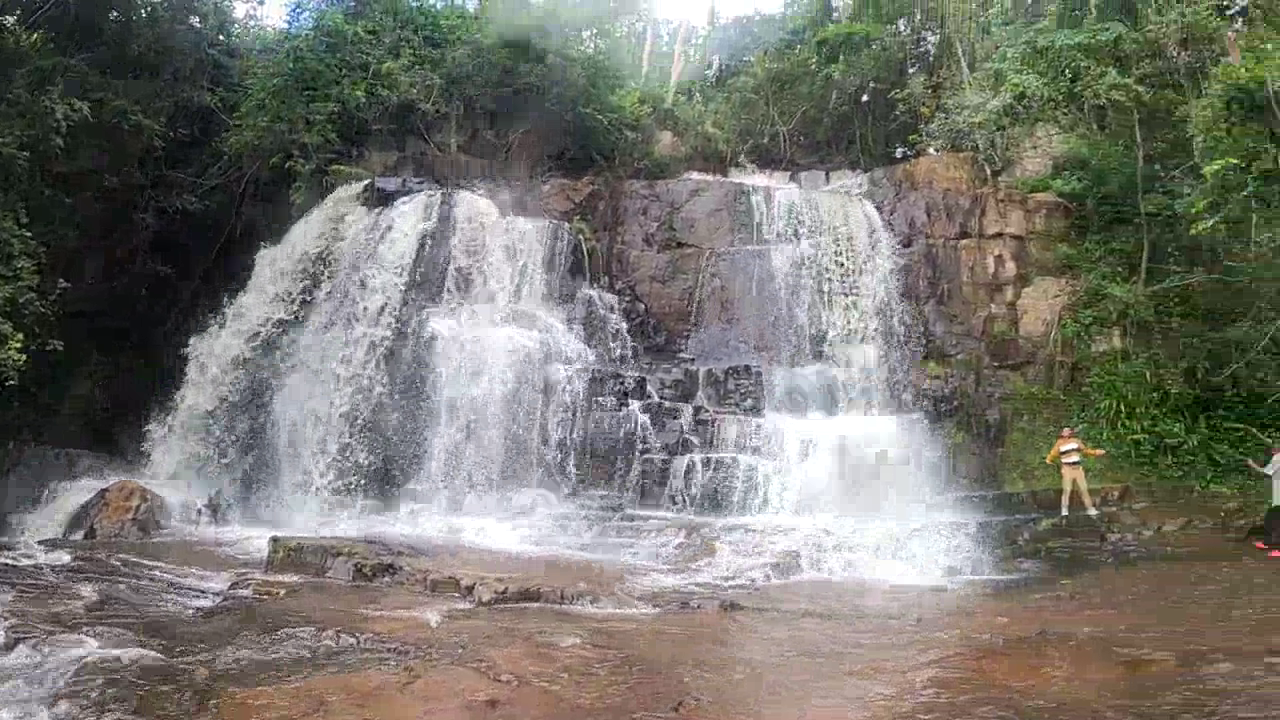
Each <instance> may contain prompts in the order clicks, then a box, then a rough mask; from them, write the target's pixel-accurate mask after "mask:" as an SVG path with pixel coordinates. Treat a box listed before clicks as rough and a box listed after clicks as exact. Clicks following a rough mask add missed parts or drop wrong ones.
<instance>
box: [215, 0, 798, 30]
mask: <svg viewBox="0 0 1280 720" xmlns="http://www.w3.org/2000/svg"><path fill="white" fill-rule="evenodd" d="M287 3H288V0H265V2H264V3H263V7H262V17H263V19H264V20H266V21H267V22H270V23H278V22H280V21H282V20H283V18H284V10H285V5H286V4H287ZM251 4H252V3H248V2H246V3H240V5H241V7H242V8H243V7H245V6H249V5H251ZM653 6H654V12H656V13H657V15H658V17H663V18H670V19H672V20H686V21H688V22H691V23H693V24H695V25H704V24H706V22H707V9H708V8H709V7H710V6H711V0H653ZM781 9H782V0H716V10H717V11H718V14H719V16H720V17H721V18H722V19H724V18H731V17H735V16H737V15H750V14H752V13H754V12H778V11H779V10H781Z"/></svg>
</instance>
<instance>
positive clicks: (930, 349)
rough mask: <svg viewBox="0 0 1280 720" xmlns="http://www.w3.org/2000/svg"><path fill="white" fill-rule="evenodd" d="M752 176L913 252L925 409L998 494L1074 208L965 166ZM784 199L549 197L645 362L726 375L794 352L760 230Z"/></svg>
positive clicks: (1053, 303) (766, 192) (723, 192)
mask: <svg viewBox="0 0 1280 720" xmlns="http://www.w3.org/2000/svg"><path fill="white" fill-rule="evenodd" d="M738 174H742V173H738ZM732 175H733V173H731V176H732ZM756 175H757V176H763V175H768V176H769V178H770V179H771V180H772V181H774V182H775V183H776V182H777V181H779V180H781V181H789V182H791V183H794V184H796V185H798V186H800V187H801V188H802V189H804V190H822V189H824V188H833V187H834V186H846V187H847V186H856V187H857V189H858V190H859V191H860V193H861V195H862V196H863V197H865V198H867V199H869V200H870V201H871V202H872V203H873V204H874V205H875V206H876V207H877V209H878V210H879V211H880V214H881V216H882V218H883V220H884V223H885V225H886V227H887V228H888V229H889V230H891V231H892V232H893V233H894V234H895V236H896V237H897V238H898V239H899V240H900V242H901V243H902V245H903V246H904V247H905V248H906V251H907V262H908V266H907V282H906V292H907V294H908V296H909V301H910V304H911V306H912V307H913V308H914V311H915V312H916V313H917V324H918V326H919V327H921V328H922V329H923V330H924V340H925V342H924V348H923V358H922V359H921V365H922V370H923V372H919V373H917V374H916V377H915V379H914V385H915V390H916V393H915V395H916V399H917V403H918V404H919V405H921V406H922V407H923V408H924V409H925V410H926V411H927V412H928V413H929V414H930V415H931V416H933V417H934V418H935V419H947V420H949V421H953V422H955V423H958V424H960V425H962V426H963V431H964V435H965V438H966V439H965V442H964V443H962V444H961V446H959V449H960V450H961V452H960V453H959V454H958V455H957V457H955V458H954V464H953V470H955V471H956V473H957V474H958V475H961V476H966V477H969V478H971V479H972V480H973V481H974V484H975V485H978V486H991V485H992V484H994V483H995V482H996V481H997V474H998V471H999V469H998V467H997V462H998V458H999V456H1000V452H999V450H1000V448H1001V446H1002V444H1003V442H1004V438H1005V435H1006V433H1007V427H1006V425H1007V420H1006V418H1007V414H1006V413H1005V412H1004V411H1003V409H1002V405H1001V401H1002V398H1003V397H1004V396H1005V395H1006V392H1007V390H1006V388H1007V387H1008V386H1009V385H1010V384H1011V383H1010V381H1011V379H1012V378H1013V377H1014V376H1021V377H1023V378H1026V377H1030V376H1032V375H1035V374H1036V373H1038V372H1039V368H1041V367H1043V366H1045V365H1046V364H1049V361H1051V360H1052V357H1051V356H1052V348H1053V345H1054V341H1055V338H1056V337H1057V327H1058V321H1059V318H1060V316H1061V313H1062V311H1063V308H1064V307H1065V306H1066V305H1067V303H1068V302H1069V301H1070V298H1071V296H1072V293H1073V290H1074V286H1073V284H1072V282H1071V281H1070V280H1069V279H1068V278H1067V277H1063V276H1059V275H1056V274H1055V271H1056V269H1055V267H1054V261H1053V255H1054V252H1053V246H1054V243H1055V242H1057V241H1059V239H1060V238H1061V237H1063V236H1064V234H1065V233H1066V231H1067V227H1068V225H1069V223H1070V220H1071V215H1072V209H1071V207H1070V206H1069V205H1068V204H1067V203H1065V202H1063V201H1062V200H1059V199H1058V198H1056V197H1054V196H1052V195H1049V194H1027V193H1022V192H1019V191H1017V190H1013V189H1010V188H1006V187H993V186H990V185H989V184H988V183H987V181H986V177H985V175H984V173H983V172H982V170H981V168H980V167H979V166H978V163H977V162H976V160H975V159H974V158H973V157H972V156H969V155H963V154H950V155H935V156H927V157H921V158H917V159H915V160H913V161H911V162H907V163H903V164H901V165H896V166H892V167H888V168H881V169H877V170H874V171H871V172H869V173H851V172H847V171H846V172H826V171H805V172H798V173H789V174H788V173H767V174H765V173H756ZM774 176H777V177H774ZM779 192H788V191H785V190H779V189H777V188H776V187H773V188H770V187H768V186H764V185H752V184H749V183H745V182H726V181H725V179H723V178H715V177H711V176H699V175H690V176H685V177H682V178H678V179H673V180H660V181H621V182H604V181H598V182H595V183H594V184H593V183H592V182H591V181H589V180H573V181H569V180H558V181H553V182H551V183H548V184H547V185H545V186H544V188H543V199H542V205H543V209H544V211H545V212H546V213H547V214H548V215H549V216H552V217H557V218H561V219H566V220H568V219H572V218H577V217H584V216H586V217H589V218H590V219H591V222H590V225H591V229H590V235H589V237H588V239H587V240H588V241H587V243H586V246H587V247H586V254H587V255H588V267H589V268H590V271H591V275H592V277H593V279H595V280H596V281H597V282H598V283H600V284H602V285H604V286H605V287H607V288H609V289H610V290H611V291H612V292H614V293H615V294H616V295H618V297H619V298H620V299H621V309H622V312H623V315H624V316H625V318H626V320H627V322H628V325H629V328H630V330H631V333H632V336H633V338H634V340H635V342H636V345H637V347H638V348H639V349H640V351H641V353H642V354H643V355H647V356H650V357H661V358H675V360H674V362H676V364H684V365H685V366H695V367H696V366H702V367H716V368H724V367H727V366H731V365H735V364H736V365H743V364H745V365H749V366H757V365H760V364H762V363H764V362H765V361H766V360H773V359H778V357H779V356H781V355H784V354H785V353H786V352H787V351H788V348H787V347H782V346H780V344H779V342H778V336H779V334H778V333H776V332H775V331H774V330H775V329H776V328H778V327H784V328H786V327H793V326H795V325H796V324H798V323H797V319H796V318H794V317H792V316H791V315H790V314H788V313H789V312H790V311H789V310H788V309H787V307H786V303H784V302H779V298H777V297H776V292H773V291H771V290H770V288H774V287H780V286H781V284H782V281H781V280H780V278H779V277H778V276H777V273H778V272H779V270H778V268H779V265H778V263H777V262H776V260H777V252H776V249H777V248H781V247H783V246H782V245H781V244H778V243H780V242H781V243H785V242H786V241H787V239H786V238H781V239H779V238H773V239H772V242H774V243H775V244H774V245H772V246H766V243H767V242H769V240H768V239H766V238H765V237H763V236H764V235H765V232H764V231H763V229H762V227H761V226H760V221H759V218H760V215H761V213H762V212H763V213H765V214H767V213H769V212H773V211H772V210H770V209H769V207H770V206H771V203H773V201H774V200H775V199H776V197H778V196H777V193H779ZM790 192H794V191H790ZM762 287H763V288H765V290H763V291H762V290H761V288H762ZM756 330H758V331H759V332H755V331H756ZM753 333H754V334H753ZM804 340H805V338H799V337H798V338H790V339H787V342H790V343H791V344H792V346H793V347H794V346H796V343H798V342H804ZM784 344H785V343H784ZM661 399H663V400H669V399H670V400H674V398H666V397H662V398H661ZM655 427H656V426H655ZM686 434H690V435H696V433H686Z"/></svg>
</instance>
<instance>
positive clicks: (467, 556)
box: [266, 536, 636, 608]
mask: <svg viewBox="0 0 1280 720" xmlns="http://www.w3.org/2000/svg"><path fill="white" fill-rule="evenodd" d="M266 571H267V572H269V573H284V574H293V575H304V576H311V577H323V578H330V579H334V580H343V581H347V582H355V583H386V584H394V585H400V586H406V587H409V588H412V589H415V590H418V591H422V592H426V593H429V594H439V595H455V596H458V597H460V598H462V599H465V600H467V601H469V602H471V603H474V604H475V605H478V606H490V605H511V604H524V603H538V604H544V605H590V606H602V605H603V606H608V607H612V608H627V607H634V606H636V602H635V600H634V599H632V598H630V597H628V596H626V595H624V594H623V593H621V592H620V591H619V589H618V586H619V585H620V583H621V581H622V574H621V572H620V571H618V570H616V569H613V568H609V567H606V566H605V565H602V564H600V563H593V562H587V561H581V560H574V559H572V558H564V557H549V556H539V555H527V556H526V555H515V554H505V553H498V552H492V551H486V550H480V549H476V548H468V547H464V546H461V545H451V544H446V543H434V544H422V543H416V542H415V543H407V542H390V541H385V540H374V539H352V538H323V537H283V536H273V537H272V538H271V541H270V547H269V549H268V551H267V560H266Z"/></svg>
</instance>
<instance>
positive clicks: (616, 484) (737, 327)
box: [26, 178, 982, 586]
mask: <svg viewBox="0 0 1280 720" xmlns="http://www.w3.org/2000/svg"><path fill="white" fill-rule="evenodd" d="M705 182H714V183H732V184H734V186H735V188H740V189H741V190H742V192H743V193H744V197H747V198H748V199H749V202H748V205H749V208H748V209H747V214H749V218H745V219H744V223H743V227H742V231H741V232H740V234H739V237H738V239H737V241H735V243H734V245H733V246H732V247H727V248H720V249H716V250H710V251H708V252H706V253H705V255H704V257H703V258H702V262H701V265H700V267H699V268H698V270H697V272H698V273H699V274H698V278H697V291H696V293H695V297H694V299H693V306H692V308H691V310H692V317H693V326H692V328H691V330H690V332H689V334H688V338H687V342H686V352H685V354H683V355H682V356H680V357H676V358H671V357H658V356H653V355H650V354H646V353H644V352H641V350H640V349H639V348H637V347H636V346H635V345H634V344H633V342H632V340H631V338H630V337H629V333H628V328H627V325H626V323H625V322H624V321H623V319H622V314H621V312H620V311H619V300H618V298H617V297H615V296H614V295H612V294H610V293H609V292H606V291H605V290H603V289H600V288H595V287H591V286H590V284H589V283H587V282H586V281H585V279H584V278H583V277H582V276H581V275H582V272H581V270H582V268H583V267H584V262H583V253H584V252H585V250H586V249H585V247H584V245H583V244H582V242H581V241H580V240H579V239H578V238H576V237H575V236H574V235H573V233H572V232H571V231H570V229H569V227H568V226H567V225H565V224H564V223H560V222H556V221H551V220H546V219H543V218H536V217H525V216H520V215H517V214H513V213H511V212H508V211H506V210H504V209H503V207H502V206H503V205H504V203H503V198H502V197H501V193H500V192H498V191H496V190H494V191H490V190H485V189H470V190H463V189H447V190H446V189H440V188H428V189H423V190H420V191H418V192H413V193H410V194H407V195H405V196H404V197H400V198H399V199H396V200H395V201H394V202H392V203H389V204H386V205H385V206H382V207H371V203H369V202H368V201H367V193H366V191H367V190H368V187H367V185H366V184H361V183H357V184H352V185H349V186H346V187H343V188H340V189H338V190H336V191H335V192H334V193H332V194H331V195H330V196H329V197H328V198H327V199H326V200H325V201H324V202H323V203H321V204H320V205H319V206H318V207H316V208H315V209H313V210H312V211H311V212H309V213H308V214H307V215H306V216H305V217H304V218H302V219H301V220H300V221H298V223H297V224H295V225H294V227H293V228H291V229H290V230H289V231H288V233H286V235H285V236H284V238H283V239H282V240H281V241H280V242H279V243H278V244H276V245H274V246H272V247H268V248H265V249H264V250H262V251H261V252H260V253H259V256H258V258H257V262H256V265H255V268H254V272H253V274H252V277H251V278H250V280H249V283H248V285H247V286H246V287H245V289H244V290H243V291H242V292H241V293H240V294H239V295H238V296H237V297H235V298H234V300H233V301H232V302H231V303H230V304H229V305H228V306H227V307H226V309H225V310H224V312H223V313H222V314H221V315H220V316H219V317H218V318H217V319H216V320H215V321H214V322H213V323H212V324H211V325H210V327H209V328H208V329H207V330H205V331H204V332H202V333H200V334H199V335H197V336H196V337H194V338H193V339H192V340H191V342H190V345H189V348H188V366H187V370H186V376H185V379H184V382H183V383H182V386H181V388H180V389H179V391H178V392H177V394H176V396H175V397H174V398H173V399H172V401H171V403H170V404H169V406H168V407H167V409H166V411H165V412H164V413H163V414H162V415H161V416H160V417H159V418H158V420H157V421H156V422H155V423H154V424H153V426H152V427H151V429H150V433H149V438H148V448H147V449H148V458H149V460H148V463H147V467H146V470H145V477H144V478H143V479H144V482H146V483H147V484H148V485H150V486H151V487H153V488H154V489H156V490H157V491H158V492H160V493H161V494H164V495H166V496H167V497H170V498H174V499H177V500H179V501H181V502H187V503H194V502H198V501H200V500H202V499H203V498H205V497H207V496H208V495H209V493H211V492H215V491H221V492H223V493H225V494H226V495H227V496H228V497H230V498H232V499H233V505H234V521H235V523H236V527H237V528H238V530H237V532H240V533H241V534H242V535H243V536H244V537H247V538H257V539H261V538H264V537H265V536H266V535H267V534H269V533H270V532H272V531H274V530H289V531H294V532H297V531H306V532H311V533H316V532H320V533H328V534H345V533H364V532H370V531H377V532H380V533H383V534H388V533H391V534H402V535H431V536H449V537H455V538H459V539H462V540H464V541H466V542H472V543H477V544H483V545H487V546H492V547H499V548H503V549H510V550H522V549H533V548H537V549H543V550H546V549H552V550H555V551H560V552H571V553H586V554H590V555H607V556H612V557H616V558H619V559H621V560H623V561H624V562H627V563H630V564H631V565H632V566H633V567H635V568H637V569H640V570H642V571H644V572H642V573H641V574H643V575H645V577H646V578H647V580H646V582H650V583H656V584H663V583H670V584H671V585H672V586H689V585H696V584H699V583H712V584H738V583H755V582H767V581H770V580H780V579H787V578H793V577H803V576H823V577H863V578H881V579H890V580H915V579H936V578H939V577H942V576H943V575H944V574H955V573H956V572H957V570H956V568H961V570H960V572H961V574H964V573H968V572H976V570H974V569H973V568H975V567H976V565H975V564H980V563H981V561H982V557H981V553H979V552H978V550H979V547H978V545H979V543H977V541H976V539H975V532H974V529H973V526H972V523H969V522H967V521H965V520H964V519H963V518H956V517H951V516H950V515H948V514H946V513H943V514H942V515H939V510H938V507H937V503H933V504H932V505H931V504H930V500H931V498H933V497H934V496H935V494H936V493H937V491H938V489H939V487H940V486H939V482H940V481H941V480H942V476H941V473H942V470H941V468H942V466H943V463H942V462H941V460H940V457H939V454H938V452H937V451H936V448H937V443H936V441H935V439H934V438H933V437H932V435H931V429H930V428H929V427H928V426H927V424H926V423H924V422H923V421H922V420H921V419H920V418H919V417H918V416H916V415H914V414H912V413H911V412H910V409H911V402H910V396H909V382H908V373H909V371H910V368H911V365H912V363H913V361H914V357H915V352H914V348H913V344H912V337H913V333H912V322H911V315H910V313H909V312H908V308H906V307H905V306H904V300H903V295H902V289H901V282H902V279H901V278H902V268H901V257H900V253H899V250H898V244H897V242H896V240H895V238H893V237H892V236H891V235H890V234H889V233H888V232H887V231H886V230H885V228H884V227H883V224H882V223H881V221H880V218H879V216H878V214H877V213H876V210H875V208H874V207H873V206H872V205H871V204H870V203H869V202H867V201H866V200H864V199H863V198H861V197H860V196H859V194H858V192H857V188H856V187H855V186H847V187H837V188H831V189H828V190H824V191H820V192H815V191H804V190H801V189H800V188H798V187H796V186H794V185H777V184H769V183H767V182H764V181H760V180H754V179H752V178H746V179H741V178H740V179H735V180H727V179H721V178H715V179H711V178H708V179H706V180H705ZM97 486H100V483H99V484H98V485H97ZM89 492H91V490H87V489H86V490H74V491H72V490H68V491H67V492H65V493H64V497H62V498H59V500H58V501H57V502H56V503H55V505H57V507H58V508H59V511H58V512H61V513H65V512H69V508H67V507H65V506H66V505H68V504H71V506H72V507H73V506H74V505H73V504H72V503H73V501H74V500H76V499H77V498H79V499H83V496H87V494H88V493H89ZM41 512H43V513H44V515H43V516H41V514H40V513H41ZM675 516H685V517H687V518H688V519H687V520H682V521H680V522H678V523H677V522H672V518H673V517H675ZM41 517H43V518H44V519H43V520H41ZM63 517H65V515H64V516H63ZM51 518H52V515H50V510H49V509H47V508H46V509H45V510H43V511H40V512H37V513H36V515H35V516H33V517H32V518H28V519H27V521H26V526H27V527H28V530H29V531H30V532H33V533H34V532H38V528H43V529H44V530H46V534H48V533H47V530H48V529H49V527H50V526H52V525H53V524H54V523H53V521H52V519H51ZM42 523H43V525H42Z"/></svg>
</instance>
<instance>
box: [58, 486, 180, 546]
mask: <svg viewBox="0 0 1280 720" xmlns="http://www.w3.org/2000/svg"><path fill="white" fill-rule="evenodd" d="M168 522H169V507H168V503H167V502H165V499H164V498H162V497H160V496H159V495H157V494H156V493H154V492H152V491H150V490H148V489H147V488H146V487H143V486H142V485H141V484H140V483H136V482H134V481H132V480H118V481H116V482H114V483H111V484H110V485H108V486H107V487H105V488H103V489H101V490H99V491H98V492H96V493H94V495H93V497H91V498H89V499H88V500H86V501H85V502H84V503H83V504H82V505H80V507H79V508H77V509H76V512H75V514H74V515H72V516H71V519H70V520H68V521H67V526H66V528H65V529H64V530H63V531H62V537H64V538H71V537H73V536H74V535H76V534H80V536H81V538H82V539H84V540H141V539H143V538H146V537H149V536H150V535H152V534H153V533H155V532H156V531H158V530H162V529H164V527H165V526H166V525H167V524H168Z"/></svg>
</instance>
